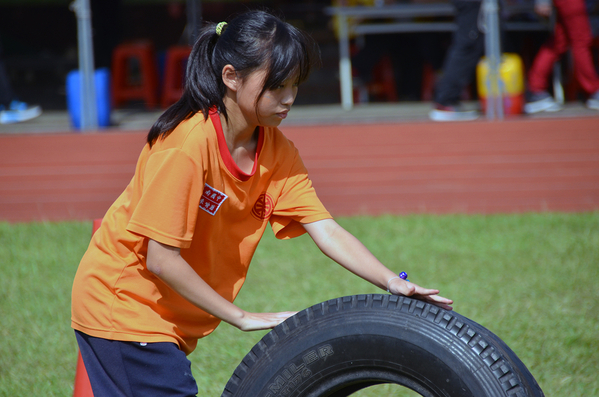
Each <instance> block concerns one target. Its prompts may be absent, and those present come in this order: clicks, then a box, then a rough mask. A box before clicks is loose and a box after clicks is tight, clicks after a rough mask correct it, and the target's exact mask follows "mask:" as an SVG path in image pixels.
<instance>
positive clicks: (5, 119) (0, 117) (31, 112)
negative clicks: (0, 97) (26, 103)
mask: <svg viewBox="0 0 599 397" xmlns="http://www.w3.org/2000/svg"><path fill="white" fill-rule="evenodd" d="M40 114H42V108H41V107H39V106H34V107H31V108H29V109H25V110H3V111H1V112H0V124H14V123H20V122H22V121H27V120H31V119H34V118H36V117H37V116H39V115H40Z"/></svg>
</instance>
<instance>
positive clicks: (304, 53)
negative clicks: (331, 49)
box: [147, 11, 319, 145]
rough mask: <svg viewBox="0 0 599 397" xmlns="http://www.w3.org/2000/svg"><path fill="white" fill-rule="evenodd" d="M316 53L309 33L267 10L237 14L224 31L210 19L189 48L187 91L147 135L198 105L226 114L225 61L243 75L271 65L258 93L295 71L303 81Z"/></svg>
mask: <svg viewBox="0 0 599 397" xmlns="http://www.w3.org/2000/svg"><path fill="white" fill-rule="evenodd" d="M318 58H319V53H318V49H317V45H316V43H315V42H314V40H313V39H312V38H310V36H308V35H307V34H305V33H304V32H302V31H300V30H299V29H297V28H295V27H293V26H292V25H290V24H288V23H286V22H283V21H282V20H281V19H279V18H277V17H275V16H274V15H272V14H269V13H268V12H265V11H249V12H246V13H244V14H241V15H239V16H237V17H235V18H234V19H233V20H231V21H230V22H229V23H228V24H227V25H226V26H225V27H224V28H223V29H222V32H221V34H220V35H218V34H217V33H216V24H214V23H207V24H206V25H205V26H204V27H203V28H202V29H201V30H200V32H199V35H198V39H197V41H196V43H195V44H194V46H193V48H192V50H191V54H190V56H189V60H188V64H187V72H186V82H185V88H184V90H183V95H182V96H181V98H180V99H179V100H178V101H177V102H176V103H175V104H174V105H172V106H171V107H169V108H168V109H167V110H166V111H165V112H164V113H163V114H162V115H161V116H160V117H159V118H158V120H157V121H156V122H155V123H154V125H153V126H152V128H151V129H150V132H149V133H148V138H147V141H148V143H149V144H150V145H152V144H153V143H154V142H156V140H157V139H159V138H163V139H164V138H166V137H167V136H168V135H169V134H170V133H171V132H172V131H173V130H174V129H175V127H176V126H177V125H179V123H181V122H182V121H184V120H186V119H188V118H190V117H192V116H193V115H194V114H195V113H197V112H198V111H201V112H202V113H203V115H204V119H208V116H209V114H208V112H209V110H210V109H212V108H216V109H217V110H218V111H219V112H220V113H221V114H222V115H224V117H225V119H227V120H228V115H227V109H226V108H225V104H224V102H223V98H224V96H225V94H226V91H227V90H226V86H225V84H224V83H223V80H222V70H223V68H224V67H225V66H226V65H229V64H230V65H232V66H233V67H234V68H235V71H236V73H237V74H238V76H239V77H240V78H241V79H243V78H245V77H247V76H248V75H249V74H251V73H252V72H254V71H256V70H259V69H262V68H265V69H266V70H267V73H266V77H265V80H264V86H263V88H262V91H261V92H260V94H259V95H258V99H259V98H260V97H262V95H263V94H264V92H265V91H266V90H269V89H275V88H277V87H278V86H279V85H281V84H282V83H283V82H284V81H286V80H287V79H289V78H291V77H295V76H297V83H302V82H304V81H305V80H306V79H307V78H308V75H309V73H310V70H311V68H312V66H313V64H314V63H315V62H317V60H318Z"/></svg>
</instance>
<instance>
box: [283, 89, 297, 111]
mask: <svg viewBox="0 0 599 397" xmlns="http://www.w3.org/2000/svg"><path fill="white" fill-rule="evenodd" d="M296 96H297V87H289V88H288V89H286V90H285V92H284V93H283V98H282V101H281V102H282V103H283V105H287V106H291V105H293V102H295V97H296Z"/></svg>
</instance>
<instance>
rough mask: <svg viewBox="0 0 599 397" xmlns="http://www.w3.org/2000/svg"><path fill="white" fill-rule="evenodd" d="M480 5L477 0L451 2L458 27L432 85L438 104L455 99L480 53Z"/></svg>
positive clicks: (470, 76)
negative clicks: (437, 80) (437, 76)
mask: <svg viewBox="0 0 599 397" xmlns="http://www.w3.org/2000/svg"><path fill="white" fill-rule="evenodd" d="M480 5H481V3H480V2H477V1H456V2H455V6H456V10H457V14H456V23H457V25H458V29H457V31H456V32H455V33H454V35H453V39H452V43H451V45H450V47H449V50H448V52H447V56H446V58H445V63H444V67H443V75H442V77H441V79H440V80H439V82H438V84H437V86H436V88H435V102H436V103H438V104H440V105H443V106H450V105H455V104H457V103H458V102H459V100H460V96H461V94H462V91H463V90H464V88H465V87H466V86H467V85H468V84H469V83H470V82H471V81H472V78H473V76H474V71H475V70H476V65H477V63H478V61H479V59H480V57H481V56H482V54H483V53H484V35H483V34H482V33H481V32H480V31H479V30H478V14H479V11H480Z"/></svg>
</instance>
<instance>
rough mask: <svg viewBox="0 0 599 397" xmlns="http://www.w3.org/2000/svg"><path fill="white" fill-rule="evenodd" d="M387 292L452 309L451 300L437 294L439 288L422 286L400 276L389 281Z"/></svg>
mask: <svg viewBox="0 0 599 397" xmlns="http://www.w3.org/2000/svg"><path fill="white" fill-rule="evenodd" d="M389 292H391V293H392V294H393V295H405V296H409V297H411V298H414V299H419V300H421V301H424V302H427V303H432V304H433V305H436V306H439V307H441V308H443V309H445V310H453V308H452V307H451V305H452V304H453V301H452V300H451V299H447V298H444V297H442V296H439V295H438V294H439V290H437V289H427V288H422V287H421V286H419V285H418V284H414V283H412V282H409V281H406V280H402V279H400V278H396V279H393V280H391V281H390V282H389Z"/></svg>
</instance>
